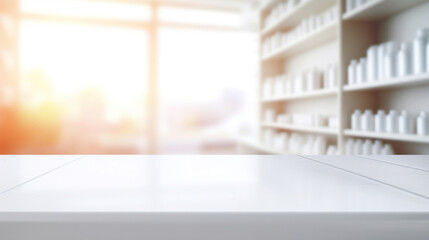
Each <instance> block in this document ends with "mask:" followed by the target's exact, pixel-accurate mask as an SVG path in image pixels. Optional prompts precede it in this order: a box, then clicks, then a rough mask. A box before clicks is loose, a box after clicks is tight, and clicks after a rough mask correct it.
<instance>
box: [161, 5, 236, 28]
mask: <svg viewBox="0 0 429 240" xmlns="http://www.w3.org/2000/svg"><path fill="white" fill-rule="evenodd" d="M159 19H160V20H161V21H164V22H173V23H189V24H198V25H213V26H225V27H240V26H241V25H242V19H241V15H240V13H238V12H228V11H214V10H201V9H189V8H177V7H160V8H159Z"/></svg>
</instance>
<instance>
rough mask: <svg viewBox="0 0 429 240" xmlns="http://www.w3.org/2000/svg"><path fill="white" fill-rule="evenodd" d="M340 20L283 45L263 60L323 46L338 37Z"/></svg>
mask: <svg viewBox="0 0 429 240" xmlns="http://www.w3.org/2000/svg"><path fill="white" fill-rule="evenodd" d="M337 26H338V22H335V21H334V22H332V23H329V24H327V25H325V26H323V27H321V28H319V29H318V30H316V31H314V32H312V33H310V34H308V35H306V36H305V37H303V38H302V39H300V40H297V41H296V42H294V43H291V44H288V45H286V46H283V47H281V48H280V49H278V50H277V51H274V52H273V53H271V54H268V55H266V56H263V57H262V61H268V60H272V59H278V58H283V57H287V56H292V55H295V54H297V53H300V52H303V51H306V50H308V49H311V48H313V47H315V46H321V45H322V44H324V43H328V42H331V41H333V40H335V39H336V36H337Z"/></svg>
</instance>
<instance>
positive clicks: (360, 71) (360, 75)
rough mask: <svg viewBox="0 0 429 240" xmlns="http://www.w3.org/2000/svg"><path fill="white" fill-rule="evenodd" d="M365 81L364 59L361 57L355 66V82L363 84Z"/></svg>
mask: <svg viewBox="0 0 429 240" xmlns="http://www.w3.org/2000/svg"><path fill="white" fill-rule="evenodd" d="M365 82H366V59H365V58H361V59H360V61H359V63H358V65H357V67H356V83H357V84H363V83H365Z"/></svg>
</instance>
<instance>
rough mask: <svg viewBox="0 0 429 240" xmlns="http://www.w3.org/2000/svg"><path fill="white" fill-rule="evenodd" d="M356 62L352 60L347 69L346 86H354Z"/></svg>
mask: <svg viewBox="0 0 429 240" xmlns="http://www.w3.org/2000/svg"><path fill="white" fill-rule="evenodd" d="M357 64H358V62H357V61H356V60H352V61H351V62H350V65H349V67H348V69H347V83H348V85H353V84H356V67H357Z"/></svg>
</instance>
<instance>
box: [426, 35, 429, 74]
mask: <svg viewBox="0 0 429 240" xmlns="http://www.w3.org/2000/svg"><path fill="white" fill-rule="evenodd" d="M426 71H428V72H429V41H428V44H427V45H426Z"/></svg>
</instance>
